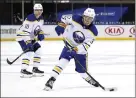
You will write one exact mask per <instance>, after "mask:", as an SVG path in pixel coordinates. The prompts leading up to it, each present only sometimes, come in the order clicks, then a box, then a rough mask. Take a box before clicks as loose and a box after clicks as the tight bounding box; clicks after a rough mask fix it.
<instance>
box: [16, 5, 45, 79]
mask: <svg viewBox="0 0 136 98" xmlns="http://www.w3.org/2000/svg"><path fill="white" fill-rule="evenodd" d="M33 10H34V12H33V13H32V14H30V15H28V16H27V17H26V19H25V21H24V22H23V24H22V25H21V27H20V28H19V30H18V31H17V39H16V40H17V41H18V43H19V44H20V46H21V48H22V50H23V51H27V52H26V53H25V54H24V57H23V59H22V67H21V77H32V76H43V75H44V71H41V70H39V69H38V66H39V65H40V60H41V53H40V52H41V45H40V44H39V43H38V41H42V40H44V32H43V30H42V26H43V23H44V20H43V17H42V13H43V7H42V5H41V4H35V5H34V7H33ZM32 56H33V69H32V72H29V71H28V70H27V68H28V66H29V63H30V59H31V57H32Z"/></svg>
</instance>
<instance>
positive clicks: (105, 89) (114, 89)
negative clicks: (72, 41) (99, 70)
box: [63, 40, 117, 91]
mask: <svg viewBox="0 0 136 98" xmlns="http://www.w3.org/2000/svg"><path fill="white" fill-rule="evenodd" d="M63 41H64V43H65V46H66V47H67V48H68V49H69V50H72V49H71V48H70V47H72V46H71V45H69V46H68V44H66V41H65V40H63ZM74 59H75V61H76V62H77V63H78V64H79V65H80V66H81V67H82V68H83V70H84V71H85V72H86V74H87V75H88V76H90V77H91V78H92V79H93V80H94V81H95V82H96V83H97V84H98V85H99V86H100V87H101V88H102V89H103V90H104V91H116V90H117V88H116V87H112V88H105V87H104V86H102V85H101V84H100V83H99V82H98V81H96V80H95V79H94V78H93V77H92V76H91V75H90V74H89V73H88V72H87V71H86V69H85V68H84V67H83V66H82V64H81V63H80V62H79V61H78V60H77V59H76V58H75V57H74Z"/></svg>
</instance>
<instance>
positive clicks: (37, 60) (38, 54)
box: [33, 48, 41, 67]
mask: <svg viewBox="0 0 136 98" xmlns="http://www.w3.org/2000/svg"><path fill="white" fill-rule="evenodd" d="M40 62H41V48H38V50H36V51H35V53H34V58H33V67H38V66H39V64H40Z"/></svg>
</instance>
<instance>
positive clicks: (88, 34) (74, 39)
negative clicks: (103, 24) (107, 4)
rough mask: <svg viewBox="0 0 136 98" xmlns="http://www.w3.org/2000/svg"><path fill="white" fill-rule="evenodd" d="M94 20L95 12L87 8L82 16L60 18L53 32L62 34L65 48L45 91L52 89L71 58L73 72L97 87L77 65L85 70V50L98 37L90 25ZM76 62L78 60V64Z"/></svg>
mask: <svg viewBox="0 0 136 98" xmlns="http://www.w3.org/2000/svg"><path fill="white" fill-rule="evenodd" d="M94 18H95V11H94V9H92V8H87V9H86V10H85V11H84V13H83V15H82V16H79V15H73V16H67V15H63V16H62V17H61V22H59V23H58V26H57V27H56V28H55V30H56V32H57V34H58V35H61V34H62V36H63V38H64V39H65V46H64V48H63V50H62V53H61V55H60V57H59V62H58V65H56V66H55V67H54V68H53V70H52V74H51V77H50V79H49V80H48V81H47V83H46V84H45V90H47V91H48V90H51V89H52V88H53V84H54V82H55V80H56V78H57V76H58V75H59V74H60V73H61V72H62V70H63V69H64V68H65V67H66V65H67V64H68V63H69V61H70V60H71V59H72V58H74V60H75V67H76V68H75V70H76V71H77V72H78V73H79V74H80V75H81V77H82V78H83V79H84V80H85V81H87V82H88V83H89V84H91V85H93V86H95V87H98V86H99V85H98V84H97V83H96V82H95V81H93V79H91V77H90V76H88V75H87V74H86V73H85V70H83V68H82V67H81V66H80V65H79V63H80V64H81V65H82V66H83V67H84V68H85V69H86V70H87V65H88V62H87V59H88V53H87V50H88V48H89V47H90V46H91V44H92V43H93V41H94V39H95V36H97V35H98V31H97V28H96V27H95V25H94V24H93V23H92V22H93V20H94ZM68 47H69V48H68ZM75 58H76V59H75ZM76 60H78V61H79V63H78V62H77V61H76Z"/></svg>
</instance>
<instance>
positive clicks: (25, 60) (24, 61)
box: [21, 52, 32, 69]
mask: <svg viewBox="0 0 136 98" xmlns="http://www.w3.org/2000/svg"><path fill="white" fill-rule="evenodd" d="M31 56H32V52H27V53H25V54H24V55H23V59H22V66H21V69H27V68H28V66H29V63H30V58H31Z"/></svg>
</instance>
